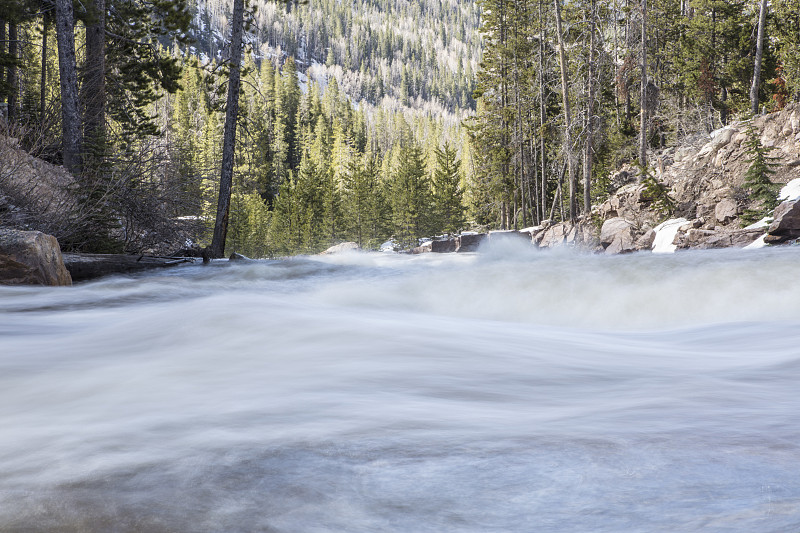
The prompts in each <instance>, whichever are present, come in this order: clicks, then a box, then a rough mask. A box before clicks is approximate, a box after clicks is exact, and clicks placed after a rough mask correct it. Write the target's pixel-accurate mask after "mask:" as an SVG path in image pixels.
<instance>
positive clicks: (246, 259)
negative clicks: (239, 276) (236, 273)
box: [228, 252, 252, 261]
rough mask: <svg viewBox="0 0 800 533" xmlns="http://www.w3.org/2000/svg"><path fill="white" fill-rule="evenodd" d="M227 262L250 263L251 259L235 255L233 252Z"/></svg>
mask: <svg viewBox="0 0 800 533" xmlns="http://www.w3.org/2000/svg"><path fill="white" fill-rule="evenodd" d="M228 261H252V259H250V258H249V257H247V256H246V255H242V254H237V253H236V252H233V253H232V254H231V256H230V257H229V258H228Z"/></svg>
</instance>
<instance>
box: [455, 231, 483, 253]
mask: <svg viewBox="0 0 800 533" xmlns="http://www.w3.org/2000/svg"><path fill="white" fill-rule="evenodd" d="M484 239H486V234H485V233H473V234H466V235H459V236H458V237H456V252H474V251H476V250H477V249H478V246H480V245H481V243H482V242H483V241H484Z"/></svg>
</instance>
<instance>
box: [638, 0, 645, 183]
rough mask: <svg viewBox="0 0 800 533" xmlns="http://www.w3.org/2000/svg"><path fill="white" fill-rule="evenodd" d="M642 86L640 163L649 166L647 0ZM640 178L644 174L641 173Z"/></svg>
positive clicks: (640, 97)
mask: <svg viewBox="0 0 800 533" xmlns="http://www.w3.org/2000/svg"><path fill="white" fill-rule="evenodd" d="M641 78H642V87H641V91H640V94H639V164H640V165H641V166H642V168H643V169H644V168H647V0H642V76H641ZM639 176H640V179H641V177H642V175H641V174H640V175H639Z"/></svg>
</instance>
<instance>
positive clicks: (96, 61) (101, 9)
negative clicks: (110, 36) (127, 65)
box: [81, 0, 106, 148]
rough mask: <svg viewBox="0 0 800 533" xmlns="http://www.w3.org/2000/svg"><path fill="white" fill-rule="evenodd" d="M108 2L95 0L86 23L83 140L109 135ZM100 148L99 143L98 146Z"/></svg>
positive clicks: (97, 140)
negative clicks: (107, 99)
mask: <svg viewBox="0 0 800 533" xmlns="http://www.w3.org/2000/svg"><path fill="white" fill-rule="evenodd" d="M105 14H106V2H105V0H93V4H92V11H91V13H90V16H91V21H90V22H89V23H88V24H87V26H86V64H85V65H84V68H83V84H82V86H81V91H82V93H83V94H82V98H81V100H82V102H83V139H84V142H86V143H91V144H96V145H99V144H101V143H103V137H104V136H105V135H104V134H105V118H106V98H105V93H106V87H105V85H106V84H105V79H106V76H105V74H106V17H105ZM96 148H99V146H96Z"/></svg>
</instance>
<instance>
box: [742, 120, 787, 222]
mask: <svg viewBox="0 0 800 533" xmlns="http://www.w3.org/2000/svg"><path fill="white" fill-rule="evenodd" d="M746 135H747V140H746V141H745V147H746V149H747V162H748V163H749V165H750V166H749V167H748V168H747V172H746V173H745V175H744V186H745V188H746V189H748V190H749V191H750V199H751V200H756V201H757V202H758V203H759V204H760V207H759V208H758V209H747V210H745V212H744V213H743V214H742V217H741V218H742V220H743V221H744V222H745V223H746V224H752V223H753V222H755V221H757V220H760V219H761V218H764V217H766V216H769V214H770V213H772V211H774V210H775V208H776V207H777V206H778V189H779V188H780V186H779V185H778V184H777V183H772V180H771V179H770V176H771V175H772V174H774V173H775V170H774V168H773V167H774V166H775V163H774V162H773V158H772V157H770V155H769V152H770V151H771V150H772V147H767V146H764V145H763V144H761V135H760V134H759V132H758V130H756V129H755V128H754V127H753V125H752V124H750V125H749V126H748V128H747V130H746Z"/></svg>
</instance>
